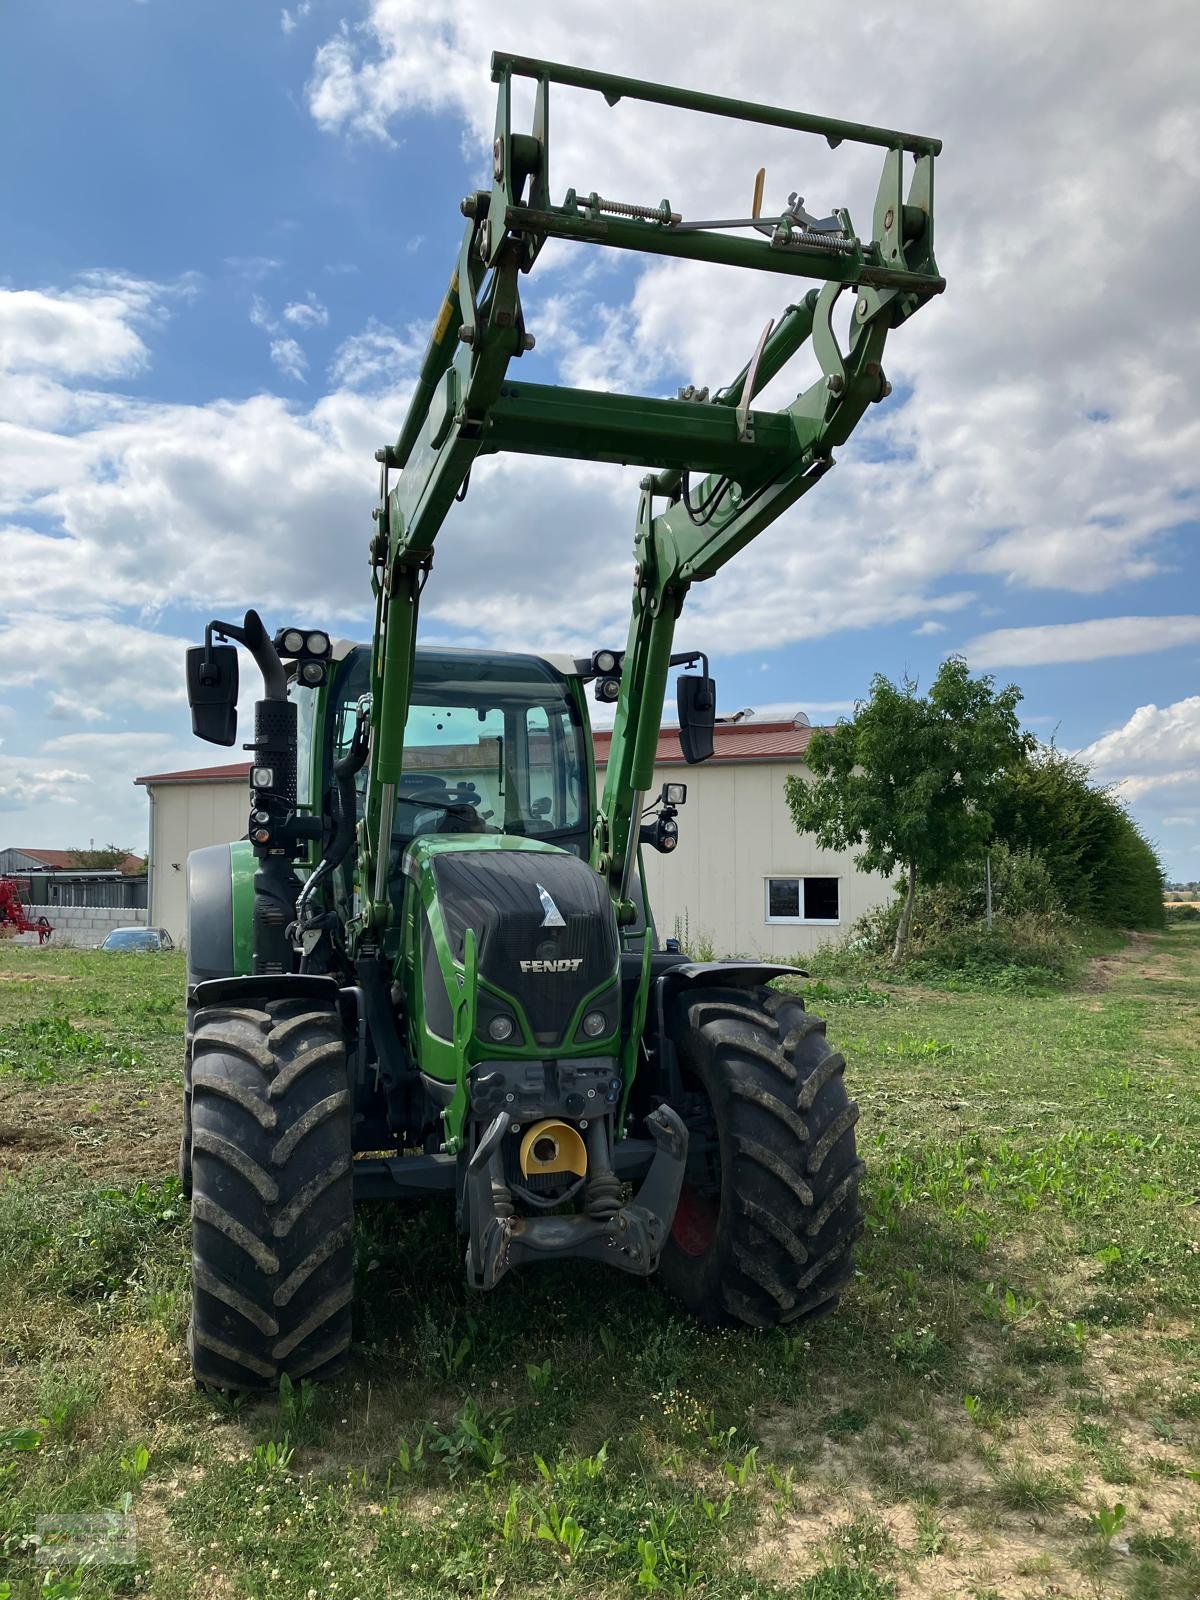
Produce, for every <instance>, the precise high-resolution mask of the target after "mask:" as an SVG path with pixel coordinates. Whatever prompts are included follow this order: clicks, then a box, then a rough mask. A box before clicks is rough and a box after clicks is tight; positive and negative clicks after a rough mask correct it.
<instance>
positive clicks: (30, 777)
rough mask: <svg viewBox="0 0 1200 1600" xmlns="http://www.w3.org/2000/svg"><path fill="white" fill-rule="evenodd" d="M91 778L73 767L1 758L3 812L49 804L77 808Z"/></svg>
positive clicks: (0, 779)
mask: <svg viewBox="0 0 1200 1600" xmlns="http://www.w3.org/2000/svg"><path fill="white" fill-rule="evenodd" d="M91 781H92V780H91V776H90V775H89V774H88V773H86V772H80V771H78V770H76V769H75V768H73V767H65V766H62V765H55V764H52V763H48V762H41V761H29V760H25V759H9V758H8V757H6V756H0V811H24V810H26V809H27V808H28V807H30V806H41V805H46V804H48V803H54V804H58V805H75V804H76V803H77V802H78V800H79V793H78V791H79V789H80V787H81V786H83V785H88V784H90V783H91Z"/></svg>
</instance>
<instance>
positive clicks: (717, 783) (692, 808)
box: [595, 712, 892, 960]
mask: <svg viewBox="0 0 1200 1600" xmlns="http://www.w3.org/2000/svg"><path fill="white" fill-rule="evenodd" d="M811 737H812V728H811V726H810V725H809V721H808V718H807V717H806V716H804V714H803V713H802V712H800V713H797V714H796V715H795V716H794V717H789V718H786V719H782V720H776V721H762V722H756V721H754V720H753V718H752V716H749V715H743V716H742V717H739V718H734V719H729V720H726V721H721V722H718V723H717V726H716V728H715V730H714V735H713V754H712V758H711V760H709V761H704V762H701V763H700V764H699V765H697V766H688V765H687V763H686V762H685V761H684V759H683V752H682V750H681V749H680V747H679V733H678V730H677V729H674V728H664V729H663V731H662V732H661V733H660V734H659V737H658V751H657V754H656V757H655V768H654V787H653V789H652V790H651V791H650V792H649V793H648V794H647V796H646V800H647V804H649V802H650V801H651V800H652V799H653V798H654V796H655V795H657V794H659V793H660V792H661V790H662V785H663V784H664V783H686V784H687V791H688V794H687V803H686V805H685V806H684V807H683V809H682V810H681V811H680V813H679V844H678V846H677V847H676V849H675V850H673V851H672V852H671V854H670V855H662V854H660V853H659V852H658V851H657V850H645V851H643V853H642V860H643V865H644V867H645V874H646V891H647V894H648V896H649V899H650V905H651V907H652V909H653V912H654V920H655V924H656V925H657V928H658V934H659V938H660V939H668V938H671V937H678V938H680V939H681V940H682V941H683V942H684V944H685V945H686V946H687V947H688V948H689V949H690V950H692V951H693V952H696V951H697V950H703V951H705V952H707V951H709V950H711V951H712V952H713V953H714V954H715V955H717V956H731V955H740V956H757V955H762V956H770V957H772V958H775V959H780V960H783V959H786V958H788V957H790V956H802V955H804V954H805V953H806V952H808V951H811V950H814V949H816V947H817V946H818V945H819V944H823V943H826V942H828V941H829V940H836V939H840V938H842V937H843V936H844V935H845V933H846V931H847V930H848V928H849V927H850V925H851V923H853V922H855V921H856V920H857V919H858V918H859V917H861V916H863V915H864V914H865V913H866V912H868V911H871V910H873V909H874V908H875V907H876V906H878V905H882V904H884V903H885V902H886V901H887V900H889V899H890V898H891V894H892V889H891V884H890V882H889V880H888V879H887V878H884V877H881V876H880V875H879V874H878V873H873V872H863V871H862V869H861V868H860V867H858V866H856V865H855V862H854V855H853V852H849V851H837V850H822V849H821V848H820V846H819V845H818V844H817V841H816V840H815V839H814V838H813V837H812V835H811V834H801V833H797V832H796V829H795V826H794V824H793V823H792V818H791V813H790V812H789V811H788V808H787V803H786V800H785V798H784V780H785V779H786V778H788V777H792V776H799V777H803V776H804V775H805V774H806V773H807V771H808V769H807V767H806V766H805V764H804V752H805V750H806V749H807V748H808V741H809V739H810V738H811ZM610 739H611V735H610V734H608V733H606V732H601V731H598V732H597V733H596V735H595V745H596V762H597V766H598V767H599V769H600V772H599V777H600V782H601V783H603V781H604V764H605V762H606V760H607V757H608V748H609V743H610Z"/></svg>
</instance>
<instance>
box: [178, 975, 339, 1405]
mask: <svg viewBox="0 0 1200 1600" xmlns="http://www.w3.org/2000/svg"><path fill="white" fill-rule="evenodd" d="M188 1058H189V1059H188V1079H189V1082H188V1086H187V1088H188V1100H189V1101H190V1116H189V1118H188V1126H187V1128H186V1130H185V1143H186V1145H187V1146H188V1147H189V1149H188V1152H187V1163H186V1164H187V1167H188V1169H189V1172H190V1179H191V1192H192V1317H191V1322H190V1324H189V1328H188V1348H189V1353H190V1355H191V1361H192V1371H193V1373H194V1374H195V1378H196V1381H197V1383H199V1384H203V1385H205V1386H207V1387H212V1388H217V1389H233V1390H245V1389H274V1388H276V1387H277V1386H278V1384H279V1379H280V1378H281V1377H282V1376H283V1374H284V1373H286V1374H287V1375H288V1376H289V1377H290V1378H292V1379H294V1380H298V1379H300V1378H301V1377H309V1378H313V1379H317V1378H325V1377H329V1376H331V1375H332V1374H333V1373H334V1371H336V1369H337V1367H338V1366H339V1365H340V1364H341V1362H342V1360H343V1359H344V1357H345V1354H346V1350H347V1348H348V1347H349V1344H350V1332H351V1306H350V1302H351V1294H352V1290H353V1265H352V1256H351V1229H352V1223H353V1178H352V1172H351V1166H352V1152H351V1138H350V1092H349V1078H348V1070H347V1065H346V1047H345V1040H344V1037H343V1033H342V1024H341V1020H340V1018H339V1016H338V1013H337V1011H336V1009H334V1008H332V1007H330V1008H326V1007H324V1006H322V1005H321V1004H320V1003H319V1002H316V1001H313V1000H310V999H304V1000H299V999H298V1000H270V1001H264V1002H263V1003H262V1004H261V1005H255V1004H254V1003H253V1002H250V1003H248V1004H247V1003H245V1002H240V1003H239V1004H238V1005H236V1006H233V1005H220V1004H218V1005H212V1006H204V1007H201V1008H199V1009H198V1010H197V1011H196V1012H195V1013H194V1017H193V1028H192V1032H191V1038H190V1040H189V1050H188Z"/></svg>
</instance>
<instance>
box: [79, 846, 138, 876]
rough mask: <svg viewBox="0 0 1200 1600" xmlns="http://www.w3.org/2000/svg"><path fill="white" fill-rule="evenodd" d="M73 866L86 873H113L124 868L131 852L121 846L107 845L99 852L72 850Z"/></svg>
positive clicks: (93, 850)
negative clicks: (114, 869)
mask: <svg viewBox="0 0 1200 1600" xmlns="http://www.w3.org/2000/svg"><path fill="white" fill-rule="evenodd" d="M69 854H70V857H71V865H72V866H73V867H80V868H82V869H83V870H84V871H85V872H111V871H112V869H113V868H114V867H120V866H124V864H125V862H126V860H127V859H128V857H129V854H130V852H129V851H128V850H126V849H125V848H124V846H123V845H119V844H106V845H104V846H102V847H101V848H100V849H99V850H96V849H90V850H71V851H70V852H69Z"/></svg>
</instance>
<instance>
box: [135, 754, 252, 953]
mask: <svg viewBox="0 0 1200 1600" xmlns="http://www.w3.org/2000/svg"><path fill="white" fill-rule="evenodd" d="M249 781H250V763H249V762H248V761H233V762H230V763H229V765H227V766H224V767H191V768H187V769H185V770H184V771H181V772H154V773H150V774H148V775H147V776H146V777H142V778H135V779H134V782H135V783H137V784H141V785H142V786H143V787H144V788H145V790H146V794H147V796H148V797H149V800H150V857H149V864H148V870H149V879H150V925H151V926H152V927H155V928H165V929H166V930H167V932H168V933H169V934H170V935H171V937H172V939H174V941H175V943H176V944H182V943H183V940H184V937H185V935H186V933H187V858H188V856H189V854H190V853H191V851H193V850H199V849H201V848H202V847H203V846H204V845H209V844H229V843H230V842H231V841H232V840H234V839H242V838H244V837H245V835H246V818H247V815H248V813H249V810H250V795H249V787H248V786H249Z"/></svg>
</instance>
